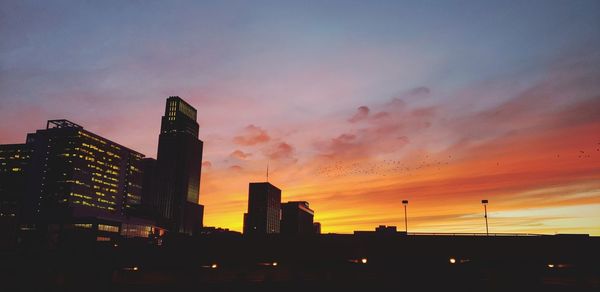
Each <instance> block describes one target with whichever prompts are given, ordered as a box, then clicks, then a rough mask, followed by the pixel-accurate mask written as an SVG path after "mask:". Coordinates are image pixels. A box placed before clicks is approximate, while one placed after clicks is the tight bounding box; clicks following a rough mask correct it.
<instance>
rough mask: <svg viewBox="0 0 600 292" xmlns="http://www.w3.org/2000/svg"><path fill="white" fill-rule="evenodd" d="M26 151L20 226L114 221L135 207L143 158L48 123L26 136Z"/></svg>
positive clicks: (77, 129) (73, 127)
mask: <svg viewBox="0 0 600 292" xmlns="http://www.w3.org/2000/svg"><path fill="white" fill-rule="evenodd" d="M27 145H29V146H30V147H31V149H32V154H31V158H30V159H31V160H30V167H29V169H28V172H27V177H28V178H27V187H26V198H25V201H24V205H23V207H24V211H25V214H24V215H25V217H26V220H28V221H31V220H33V221H39V220H40V219H42V218H43V219H44V220H50V221H57V220H65V219H69V218H71V217H103V218H112V219H117V220H119V219H121V218H123V216H124V215H125V211H126V209H128V208H131V207H132V206H134V205H138V204H140V202H141V179H142V177H141V175H142V174H141V168H140V167H141V165H140V163H141V160H142V158H143V157H144V155H142V154H140V153H138V152H136V151H133V150H131V149H128V148H126V147H123V146H121V145H119V144H117V143H115V142H113V141H110V140H108V139H106V138H103V137H100V136H98V135H96V134H94V133H91V132H88V131H86V130H84V129H83V127H81V126H79V125H77V124H75V123H72V122H70V121H67V120H50V121H48V123H47V125H46V129H43V130H38V131H36V132H35V133H30V134H28V135H27Z"/></svg>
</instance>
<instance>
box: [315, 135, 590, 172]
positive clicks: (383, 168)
mask: <svg viewBox="0 0 600 292" xmlns="http://www.w3.org/2000/svg"><path fill="white" fill-rule="evenodd" d="M591 152H593V150H592V151H587V152H586V151H585V150H579V152H578V158H579V159H585V158H592V154H591ZM596 152H600V142H598V143H597V145H596ZM556 158H557V159H560V158H561V155H560V154H556ZM450 162H452V155H449V156H448V157H447V158H444V159H433V158H432V157H431V156H430V155H424V156H422V157H419V159H418V160H417V162H416V163H415V162H406V161H403V160H400V159H398V160H394V159H384V160H382V161H367V162H353V163H348V162H345V161H343V160H336V161H334V162H332V163H331V164H329V165H326V166H322V167H319V168H317V170H316V174H317V175H320V176H325V177H340V176H356V175H360V176H363V175H364V176H373V175H375V176H392V175H407V176H411V175H413V174H414V173H415V172H417V171H421V170H424V169H433V170H437V171H441V170H442V168H443V167H444V166H447V165H449V164H450ZM496 166H500V162H499V161H498V162H496Z"/></svg>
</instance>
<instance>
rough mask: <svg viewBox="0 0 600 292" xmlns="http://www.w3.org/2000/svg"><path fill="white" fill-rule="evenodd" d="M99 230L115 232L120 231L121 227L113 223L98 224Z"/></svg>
mask: <svg viewBox="0 0 600 292" xmlns="http://www.w3.org/2000/svg"><path fill="white" fill-rule="evenodd" d="M98 230H99V231H106V232H115V233H118V232H119V227H118V226H113V225H106V224H98Z"/></svg>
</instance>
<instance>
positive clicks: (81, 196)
mask: <svg viewBox="0 0 600 292" xmlns="http://www.w3.org/2000/svg"><path fill="white" fill-rule="evenodd" d="M69 195H71V197H77V198H82V199H87V200H91V199H92V197H90V196H86V195H82V194H78V193H73V192H71V193H70V194H69Z"/></svg>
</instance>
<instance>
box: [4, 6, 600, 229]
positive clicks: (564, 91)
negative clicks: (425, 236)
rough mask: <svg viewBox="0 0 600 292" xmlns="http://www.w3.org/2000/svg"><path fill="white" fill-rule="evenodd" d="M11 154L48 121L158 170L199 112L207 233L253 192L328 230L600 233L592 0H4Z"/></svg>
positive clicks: (228, 222)
mask: <svg viewBox="0 0 600 292" xmlns="http://www.w3.org/2000/svg"><path fill="white" fill-rule="evenodd" d="M0 40H1V41H0V143H2V144H7V143H23V142H24V140H25V136H26V133H28V132H33V131H35V130H36V129H41V128H43V127H44V126H45V121H46V120H49V119H62V118H65V119H69V120H71V121H73V122H75V123H78V124H80V125H82V126H84V127H85V128H86V129H87V130H89V131H91V132H94V133H96V134H99V135H101V136H104V137H106V138H108V139H111V140H113V141H115V142H117V143H120V144H122V145H124V146H127V147H129V148H131V149H134V150H137V151H139V152H141V153H144V154H145V155H146V156H149V157H156V150H157V143H158V134H159V129H160V117H161V116H162V115H163V114H164V106H165V99H166V98H167V97H168V96H171V95H178V96H181V97H182V98H183V99H185V100H186V101H188V102H189V103H190V104H192V105H193V106H194V107H195V108H196V109H197V110H198V122H199V124H200V134H199V135H200V138H201V139H202V140H203V141H204V157H203V168H202V177H201V190H200V203H201V204H203V205H205V217H204V224H205V225H208V226H218V227H223V228H230V229H232V230H238V231H241V230H242V225H243V222H242V219H243V213H244V212H245V211H246V208H247V196H248V183H249V182H254V181H264V180H265V179H266V168H267V164H268V165H269V181H270V182H271V183H273V184H274V185H276V186H278V187H279V188H280V189H282V191H283V193H282V200H283V201H291V200H305V201H308V202H309V203H310V206H311V208H312V209H314V210H315V221H319V222H321V225H322V231H323V232H324V233H329V232H335V233H351V232H352V231H354V230H373V229H374V228H375V227H376V226H378V225H395V226H398V229H404V213H403V207H402V203H401V202H402V200H409V205H408V225H409V231H411V232H485V221H484V218H483V206H482V205H481V199H488V200H489V205H488V211H489V226H490V232H503V233H504V232H507V233H543V234H555V233H588V234H592V235H600V2H598V1H583V0H576V1H551V0H545V1H13V0H1V1H0Z"/></svg>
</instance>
